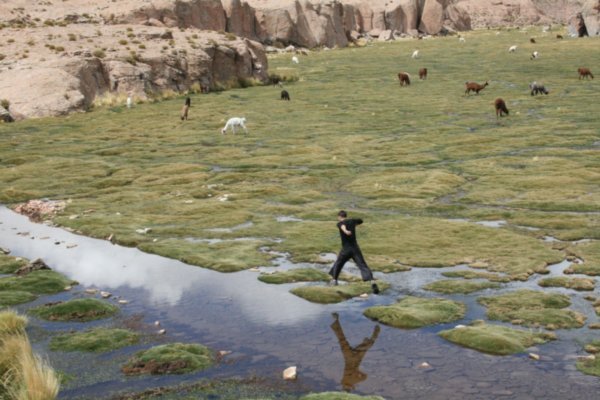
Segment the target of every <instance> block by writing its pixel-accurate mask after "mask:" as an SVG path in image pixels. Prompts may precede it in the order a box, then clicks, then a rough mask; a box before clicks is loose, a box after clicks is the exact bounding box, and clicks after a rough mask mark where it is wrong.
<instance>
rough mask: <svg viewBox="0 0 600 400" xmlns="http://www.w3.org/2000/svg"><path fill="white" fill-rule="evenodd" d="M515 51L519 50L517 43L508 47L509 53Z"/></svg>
mask: <svg viewBox="0 0 600 400" xmlns="http://www.w3.org/2000/svg"><path fill="white" fill-rule="evenodd" d="M515 51H517V46H516V45H515V46H510V47H509V48H508V52H509V53H514V52H515Z"/></svg>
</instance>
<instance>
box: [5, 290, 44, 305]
mask: <svg viewBox="0 0 600 400" xmlns="http://www.w3.org/2000/svg"><path fill="white" fill-rule="evenodd" d="M36 297H37V296H36V295H35V294H31V293H29V292H24V291H21V290H3V291H0V307H6V306H14V305H15V304H22V303H28V302H30V301H33V300H35V299H36Z"/></svg>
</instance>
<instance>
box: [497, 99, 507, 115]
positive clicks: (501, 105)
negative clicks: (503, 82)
mask: <svg viewBox="0 0 600 400" xmlns="http://www.w3.org/2000/svg"><path fill="white" fill-rule="evenodd" d="M494 107H495V108H496V118H498V117H502V116H503V115H504V114H506V115H508V108H506V103H505V102H504V100H502V99H501V98H497V99H496V101H495V102H494Z"/></svg>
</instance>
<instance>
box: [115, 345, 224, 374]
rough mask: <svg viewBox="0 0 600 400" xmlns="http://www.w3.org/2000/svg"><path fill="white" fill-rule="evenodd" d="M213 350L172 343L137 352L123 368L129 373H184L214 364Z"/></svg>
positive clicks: (199, 346) (200, 346)
mask: <svg viewBox="0 0 600 400" xmlns="http://www.w3.org/2000/svg"><path fill="white" fill-rule="evenodd" d="M213 363H214V357H213V354H212V352H211V351H210V350H209V349H208V348H207V347H204V346H202V345H199V344H184V343H170V344H165V345H161V346H156V347H152V348H150V349H148V350H144V351H142V352H139V353H137V354H136V355H135V356H134V357H133V358H131V359H130V360H129V361H128V362H127V363H126V364H125V365H124V366H123V368H122V370H123V372H124V373H125V374H127V375H139V374H153V375H155V374H183V373H187V372H193V371H200V370H203V369H206V368H208V367H210V366H212V365H213Z"/></svg>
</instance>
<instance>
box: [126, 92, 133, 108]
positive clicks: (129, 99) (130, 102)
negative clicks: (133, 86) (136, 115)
mask: <svg viewBox="0 0 600 400" xmlns="http://www.w3.org/2000/svg"><path fill="white" fill-rule="evenodd" d="M132 106H133V99H132V98H131V93H128V94H127V108H131V107H132Z"/></svg>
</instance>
